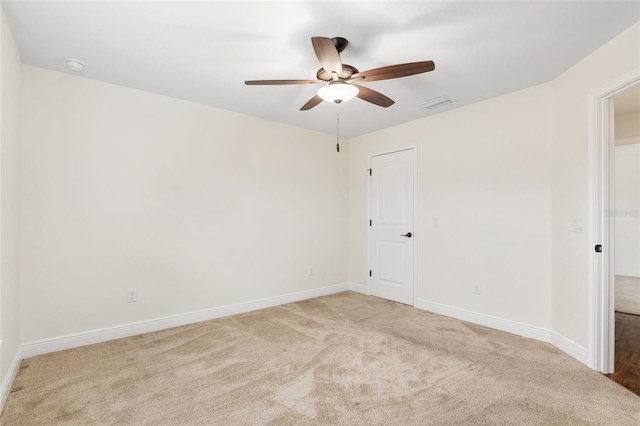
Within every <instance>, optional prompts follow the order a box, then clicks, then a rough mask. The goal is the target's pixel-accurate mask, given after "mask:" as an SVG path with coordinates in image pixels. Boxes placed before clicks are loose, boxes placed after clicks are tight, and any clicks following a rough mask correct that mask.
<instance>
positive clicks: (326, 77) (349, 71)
mask: <svg viewBox="0 0 640 426" xmlns="http://www.w3.org/2000/svg"><path fill="white" fill-rule="evenodd" d="M359 72H360V71H358V69H357V68H356V67H353V66H351V65H347V64H342V74H341V75H339V76H338V77H340V79H341V80H346V79H348V78H350V77H351V76H352V75H353V74H357V73H359ZM316 77H317V79H318V80H323V81H331V80H333V76H332V75H331V74H329V73H328V72H326V71H325V70H324V68H320V69H319V70H318V72H317V73H316Z"/></svg>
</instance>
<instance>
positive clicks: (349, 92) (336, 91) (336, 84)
mask: <svg viewBox="0 0 640 426" xmlns="http://www.w3.org/2000/svg"><path fill="white" fill-rule="evenodd" d="M356 95H358V88H357V87H355V86H352V85H350V84H347V83H343V82H342V81H332V82H331V83H329V84H328V85H327V86H324V87H322V88H320V90H318V96H320V97H321V98H322V99H324V100H325V101H327V102H333V103H336V104H340V103H342V102H347V101H348V100H351V99H353V98H355V97H356Z"/></svg>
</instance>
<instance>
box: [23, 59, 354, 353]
mask: <svg viewBox="0 0 640 426" xmlns="http://www.w3.org/2000/svg"><path fill="white" fill-rule="evenodd" d="M23 87H24V90H23V119H24V121H23V122H24V127H23V129H22V132H23V133H22V143H23V161H22V169H23V175H22V176H23V182H22V183H23V185H22V201H23V207H24V209H23V215H22V242H23V244H22V301H23V304H22V321H23V342H30V341H34V340H38V339H46V338H52V337H58V336H61V335H65V334H69V333H75V332H82V331H87V330H92V329H97V328H101V327H109V326H114V325H121V324H125V323H130V322H135V321H141V320H146V319H152V318H158V317H162V316H167V315H172V314H178V313H185V312H191V311H195V310H199V309H205V308H212V307H217V306H224V305H229V304H233V303H238V302H245V301H250V300H255V299H261V298H266V297H272V296H278V295H283V294H289V293H293V292H296V291H303V290H309V289H316V288H320V287H323V286H329V285H334V284H338V283H344V282H346V281H347V278H348V271H347V266H348V262H347V256H348V252H347V238H348V236H347V228H346V221H345V220H344V218H345V217H346V215H347V209H348V205H347V197H348V193H347V191H348V174H347V166H348V144H347V143H344V144H343V148H344V149H343V152H341V153H336V151H335V137H333V136H331V135H326V134H321V133H316V132H312V131H308V130H303V129H299V128H294V127H290V126H285V125H282V124H277V123H273V122H269V121H265V120H261V119H257V118H253V117H249V116H245V115H241V114H237V113H233V112H229V111H224V110H219V109H215V108H211V107H207V106H203V105H198V104H194V103H190V102H185V101H180V100H176V99H172V98H168V97H163V96H159V95H155V94H151V93H146V92H141V91H137V90H132V89H128V88H124V87H120V86H116V85H111V84H106V83H102V82H98V81H93V80H89V79H85V78H80V77H77V76H73V75H68V74H64V73H58V72H53V71H48V70H44V69H41V68H35V67H31V66H24V68H23ZM310 267H313V268H314V272H315V274H314V275H313V276H309V273H308V272H309V268H310ZM129 288H136V289H137V293H138V302H137V303H127V289H129Z"/></svg>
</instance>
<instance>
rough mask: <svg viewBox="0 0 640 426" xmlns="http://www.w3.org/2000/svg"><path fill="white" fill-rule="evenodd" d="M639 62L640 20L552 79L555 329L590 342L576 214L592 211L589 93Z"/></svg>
mask: <svg viewBox="0 0 640 426" xmlns="http://www.w3.org/2000/svg"><path fill="white" fill-rule="evenodd" d="M639 67H640V24H639V23H636V24H635V25H633V26H632V27H631V28H629V29H628V30H626V31H624V32H623V33H621V34H620V35H618V36H617V37H616V38H614V39H613V40H611V41H610V42H608V43H607V44H605V45H604V46H603V47H601V48H600V49H598V50H597V51H595V52H594V53H592V54H591V55H589V56H588V57H587V58H585V59H584V60H582V61H581V62H579V63H578V64H576V65H575V66H574V67H572V68H571V69H570V70H568V71H567V72H565V73H564V74H562V75H561V76H559V77H558V78H556V79H555V80H554V81H553V82H552V93H553V119H554V125H553V173H552V180H553V184H552V191H553V201H552V206H553V223H552V226H553V298H552V300H553V329H554V331H556V332H557V333H558V334H560V335H562V336H564V337H566V338H567V339H569V340H571V341H573V342H574V343H576V344H577V345H579V346H581V347H583V348H586V347H587V344H588V329H589V324H588V259H589V256H590V255H591V250H593V248H592V247H588V230H586V231H587V232H584V233H574V232H572V230H571V221H572V219H573V218H583V219H584V221H585V222H584V223H585V224H586V223H587V219H588V216H587V212H588V182H587V180H588V172H589V170H588V164H589V161H588V138H589V136H588V97H589V95H591V94H594V93H596V92H597V91H599V90H601V89H602V88H603V87H604V86H606V85H607V84H609V83H610V82H613V81H615V80H617V79H619V78H622V77H623V76H625V75H628V74H629V73H630V72H632V71H634V70H637V69H638V68H639Z"/></svg>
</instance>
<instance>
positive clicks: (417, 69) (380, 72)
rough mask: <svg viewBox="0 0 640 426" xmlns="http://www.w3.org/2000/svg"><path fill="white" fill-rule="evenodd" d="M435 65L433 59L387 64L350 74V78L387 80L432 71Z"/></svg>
mask: <svg viewBox="0 0 640 426" xmlns="http://www.w3.org/2000/svg"><path fill="white" fill-rule="evenodd" d="M435 68H436V65H435V64H434V63H433V61H423V62H410V63H408V64H398V65H389V66H387V67H382V68H375V69H372V70H368V71H362V72H359V73H356V74H353V75H352V76H351V78H352V79H357V78H364V81H376V80H389V79H391V78H398V77H406V76H409V75H414V74H421V73H423V72H429V71H433V70H434V69H435Z"/></svg>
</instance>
